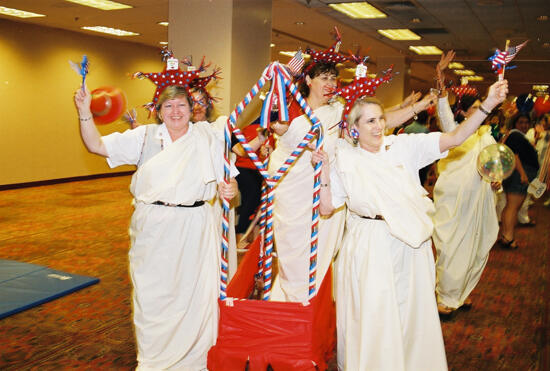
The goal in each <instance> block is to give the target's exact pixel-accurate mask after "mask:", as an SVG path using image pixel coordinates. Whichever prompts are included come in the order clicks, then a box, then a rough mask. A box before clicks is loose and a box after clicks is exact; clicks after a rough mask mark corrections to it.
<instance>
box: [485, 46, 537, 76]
mask: <svg viewBox="0 0 550 371" xmlns="http://www.w3.org/2000/svg"><path fill="white" fill-rule="evenodd" d="M527 41H529V40H527ZM527 41H524V42H523V43H521V44H519V45H517V46H510V47H508V49H506V51H502V52H501V51H500V50H498V49H497V51H496V52H495V54H494V55H493V56H492V57H491V58H490V59H491V61H492V62H493V63H492V66H493V69H494V70H496V69H499V68H501V67H502V66H505V65H507V64H508V63H510V62H511V61H512V59H514V58H515V57H516V55H517V54H518V53H519V51H520V50H521V49H522V48H523V47H524V46H525V44H527Z"/></svg>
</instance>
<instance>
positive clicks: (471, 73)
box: [454, 70, 476, 76]
mask: <svg viewBox="0 0 550 371" xmlns="http://www.w3.org/2000/svg"><path fill="white" fill-rule="evenodd" d="M454 73H455V74H456V75H458V76H474V75H475V74H476V73H475V72H474V71H472V70H454Z"/></svg>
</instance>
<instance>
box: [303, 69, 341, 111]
mask: <svg viewBox="0 0 550 371" xmlns="http://www.w3.org/2000/svg"><path fill="white" fill-rule="evenodd" d="M306 84H307V86H308V87H309V95H308V98H310V97H311V98H313V99H316V100H317V101H319V102H322V104H326V103H327V102H328V100H329V99H330V95H329V94H330V93H332V92H333V91H334V89H336V75H335V74H333V73H330V72H323V73H321V74H319V75H317V76H315V77H314V78H311V77H309V76H306Z"/></svg>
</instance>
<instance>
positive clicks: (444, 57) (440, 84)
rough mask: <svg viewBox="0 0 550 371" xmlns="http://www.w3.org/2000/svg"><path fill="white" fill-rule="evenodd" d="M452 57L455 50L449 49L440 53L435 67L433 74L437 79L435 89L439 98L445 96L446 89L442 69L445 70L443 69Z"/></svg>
mask: <svg viewBox="0 0 550 371" xmlns="http://www.w3.org/2000/svg"><path fill="white" fill-rule="evenodd" d="M454 57H455V52H454V51H453V50H449V51H448V52H447V54H441V59H440V60H439V62H438V63H437V66H436V67H435V76H436V80H437V89H438V90H439V98H443V97H446V96H447V89H446V88H445V74H444V72H443V71H445V69H446V68H447V66H448V65H449V63H451V61H452V60H453V58H454Z"/></svg>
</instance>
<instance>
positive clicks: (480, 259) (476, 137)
mask: <svg viewBox="0 0 550 371" xmlns="http://www.w3.org/2000/svg"><path fill="white" fill-rule="evenodd" d="M479 105H480V101H479V100H475V99H474V100H473V104H472V105H471V106H470V107H467V108H466V107H465V108H464V111H465V112H464V116H465V117H466V118H468V117H470V116H471V115H472V114H473V113H474V112H476V110H478V108H479ZM437 113H438V116H439V120H440V122H441V129H442V131H443V132H450V131H452V130H454V129H455V128H456V126H457V123H456V122H455V120H454V116H453V113H452V112H451V108H450V106H449V102H448V100H447V96H445V97H441V98H440V99H439V101H438V104H437ZM495 143H496V141H495V139H494V138H493V137H492V135H491V127H490V126H489V125H482V126H480V128H479V129H477V130H476V132H475V133H474V134H473V135H471V136H470V137H469V138H468V139H467V140H466V141H465V142H464V143H462V144H461V145H460V146H458V147H456V148H453V149H452V150H451V151H449V155H448V156H447V158H445V159H442V160H440V161H439V162H438V164H437V169H438V173H439V176H438V178H437V181H436V183H435V186H434V191H433V195H434V205H435V215H434V234H433V241H434V245H435V249H436V251H437V261H436V275H437V284H436V294H437V302H438V311H439V313H441V314H443V315H449V314H451V313H452V312H453V311H454V310H456V309H457V308H459V307H461V306H463V305H464V306H470V305H471V304H472V302H471V300H470V299H469V295H470V293H471V292H472V290H473V289H474V288H475V287H476V285H477V283H478V282H479V280H480V278H481V274H482V272H483V269H484V268H485V265H486V264H487V260H488V259H489V252H490V250H491V248H492V247H493V245H494V244H495V242H496V240H497V237H498V230H499V226H498V218H497V212H496V197H495V194H494V189H498V188H499V187H500V183H492V184H491V183H489V182H487V181H485V180H484V179H483V178H482V177H481V176H480V175H479V172H478V171H477V158H478V155H479V153H480V152H481V150H483V148H485V147H486V146H488V145H491V144H495Z"/></svg>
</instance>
